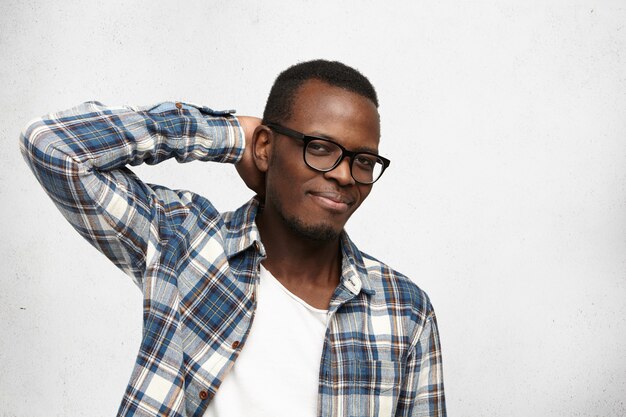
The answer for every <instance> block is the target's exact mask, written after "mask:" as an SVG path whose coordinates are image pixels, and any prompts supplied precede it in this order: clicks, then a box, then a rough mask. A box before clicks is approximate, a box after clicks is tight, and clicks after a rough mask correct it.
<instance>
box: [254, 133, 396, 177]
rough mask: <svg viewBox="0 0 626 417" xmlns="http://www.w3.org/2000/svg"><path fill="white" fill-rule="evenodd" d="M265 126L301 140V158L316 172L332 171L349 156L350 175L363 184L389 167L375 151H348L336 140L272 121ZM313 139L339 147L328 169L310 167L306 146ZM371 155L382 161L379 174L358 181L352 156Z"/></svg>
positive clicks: (381, 174)
mask: <svg viewBox="0 0 626 417" xmlns="http://www.w3.org/2000/svg"><path fill="white" fill-rule="evenodd" d="M265 126H267V127H269V128H270V129H272V130H273V131H274V132H276V133H279V134H281V135H285V136H287V137H289V138H292V139H299V140H301V141H302V142H304V147H303V148H302V159H303V160H304V163H305V164H306V165H307V166H308V167H309V168H311V169H313V170H315V171H317V172H329V171H332V170H333V169H335V168H337V166H338V165H339V164H341V162H342V161H343V160H344V159H345V158H346V156H347V157H348V158H350V176H352V178H353V179H354V181H356V182H358V183H359V184H364V185H371V184H374V183H375V182H376V181H378V180H379V179H380V177H382V176H383V173H384V172H385V170H386V169H387V168H388V167H389V165H390V164H391V161H390V160H389V159H387V158H385V157H383V156H380V155H378V154H376V153H373V152H367V151H358V152H353V151H349V150H347V149H346V148H344V147H343V146H341V145H340V144H338V143H337V142H334V141H332V140H330V139H326V138H321V137H319V136H311V135H305V134H304V133H301V132H298V131H297V130H293V129H289V128H288V127H285V126H282V125H280V124H278V123H272V122H268V123H265ZM314 140H321V141H323V142H328V143H332V144H333V145H335V146H337V147H338V148H339V149H341V156H340V157H339V158H338V159H337V161H336V162H335V163H334V165H333V166H332V167H330V168H328V169H319V168H315V167H312V166H311V165H310V164H309V163H308V162H307V160H306V148H307V146H308V145H309V142H312V141H314ZM362 154H365V155H371V156H373V157H375V158H378V159H380V160H381V162H382V165H383V167H382V169H381V171H380V174H379V175H378V177H377V178H376V179H375V180H374V181H372V182H363V181H359V180H357V179H356V178H354V175H353V174H352V164H353V163H354V157H355V156H356V155H362Z"/></svg>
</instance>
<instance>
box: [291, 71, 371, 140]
mask: <svg viewBox="0 0 626 417" xmlns="http://www.w3.org/2000/svg"><path fill="white" fill-rule="evenodd" d="M288 126H289V127H290V128H292V129H295V130H299V131H301V132H303V133H305V134H309V135H316V136H324V137H327V138H330V139H333V140H335V141H337V142H339V143H341V144H342V145H343V146H345V147H346V148H348V149H370V150H377V149H378V143H379V140H380V118H379V115H378V110H377V108H376V106H375V105H374V103H373V102H372V101H371V100H369V99H368V98H366V97H363V96H361V95H359V94H356V93H353V92H351V91H348V90H345V89H343V88H340V87H335V86H331V85H329V84H327V83H325V82H322V81H319V80H309V81H306V82H305V83H303V84H302V85H301V86H300V88H298V90H297V92H296V94H295V97H294V101H293V104H292V108H291V117H290V118H289V120H288Z"/></svg>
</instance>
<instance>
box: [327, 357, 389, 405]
mask: <svg viewBox="0 0 626 417" xmlns="http://www.w3.org/2000/svg"><path fill="white" fill-rule="evenodd" d="M331 374H332V383H331V386H332V387H333V388H334V389H333V393H332V394H331V395H332V397H333V402H334V404H333V405H332V407H331V409H332V410H341V412H340V413H339V414H338V415H342V416H350V417H353V416H355V417H356V416H358V417H366V416H379V417H382V416H392V415H393V413H394V412H395V409H396V403H397V399H398V394H399V391H400V389H399V388H400V376H401V373H400V364H399V363H398V362H392V361H371V360H350V361H342V362H338V363H336V364H333V366H332V371H331Z"/></svg>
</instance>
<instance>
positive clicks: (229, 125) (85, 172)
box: [20, 102, 245, 285]
mask: <svg viewBox="0 0 626 417" xmlns="http://www.w3.org/2000/svg"><path fill="white" fill-rule="evenodd" d="M230 113H231V112H229V111H226V112H220V111H213V110H211V109H209V108H206V107H199V106H195V105H189V104H181V103H161V104H159V105H156V106H151V107H137V108H135V107H130V106H123V107H106V106H103V105H102V104H100V103H98V102H88V103H84V104H82V105H79V106H77V107H74V108H72V109H69V110H66V111H62V112H59V113H53V114H49V115H46V116H44V117H42V118H39V119H36V120H34V121H32V122H31V123H29V125H28V126H27V127H26V128H25V130H24V132H23V133H22V135H21V137H20V148H21V151H22V154H23V156H24V158H25V160H26V162H27V164H28V165H29V167H30V168H31V170H32V171H33V173H34V174H35V177H36V178H37V180H38V181H39V183H40V184H41V185H42V186H43V188H44V189H45V190H46V192H47V193H48V195H49V196H50V198H51V199H52V200H53V201H54V203H55V204H56V206H57V207H58V208H59V210H60V211H61V213H62V214H63V215H64V216H65V218H66V219H67V220H68V221H69V222H70V223H71V225H72V226H73V227H74V228H75V229H76V230H77V231H78V232H79V233H80V234H81V235H82V236H83V237H84V238H85V239H87V240H88V241H89V242H90V243H91V244H92V245H93V246H95V247H96V249H98V250H99V251H100V252H102V253H103V254H104V255H106V256H107V257H108V258H109V259H110V260H111V261H112V262H113V263H114V264H115V265H117V266H118V267H119V268H121V269H122V270H123V271H124V272H126V273H127V274H129V275H130V276H131V277H133V279H134V281H135V283H137V285H141V280H142V277H143V275H144V270H145V266H146V253H147V252H148V251H149V250H150V247H151V246H152V247H153V245H154V243H155V242H152V241H151V240H155V239H156V240H158V239H160V230H159V229H160V228H162V225H161V223H162V220H164V219H168V218H174V217H175V216H176V213H180V212H181V211H184V206H185V205H186V204H187V205H188V200H189V196H188V195H187V194H190V193H187V194H185V193H175V192H173V191H172V190H167V191H169V192H165V191H164V190H162V189H161V190H158V189H155V188H156V187H151V186H149V185H147V184H144V183H143V182H142V181H140V180H139V179H138V178H137V177H136V176H135V175H134V174H133V173H132V172H131V171H130V169H128V168H127V166H128V165H139V164H142V163H147V164H157V163H159V162H162V161H164V160H166V159H169V158H176V160H177V161H178V162H189V161H194V160H200V161H216V162H230V163H234V162H237V161H238V160H239V159H240V158H241V156H242V154H243V147H244V143H245V137H244V133H243V130H242V129H241V127H240V125H239V123H238V121H237V119H236V118H235V117H233V116H232V115H231V114H230Z"/></svg>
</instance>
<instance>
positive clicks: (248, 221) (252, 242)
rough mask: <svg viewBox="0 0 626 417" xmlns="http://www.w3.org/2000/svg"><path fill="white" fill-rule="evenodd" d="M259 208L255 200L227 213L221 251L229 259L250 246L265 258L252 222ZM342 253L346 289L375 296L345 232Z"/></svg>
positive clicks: (358, 253)
mask: <svg viewBox="0 0 626 417" xmlns="http://www.w3.org/2000/svg"><path fill="white" fill-rule="evenodd" d="M259 206H260V203H259V200H258V199H257V198H256V197H254V198H252V199H251V200H250V201H248V202H247V203H246V204H244V205H243V206H241V207H240V208H238V209H237V210H236V211H234V212H231V213H229V215H230V216H229V217H227V218H226V219H225V220H226V221H225V227H226V234H225V238H224V243H225V244H224V250H225V253H226V256H227V257H228V258H229V259H230V258H232V257H233V256H235V255H237V254H238V253H240V252H243V251H244V250H246V249H248V248H249V247H251V246H254V247H255V249H256V250H257V251H258V252H259V255H261V257H265V256H266V254H265V248H264V247H263V244H262V243H261V238H260V234H259V229H258V228H257V226H256V222H255V218H256V214H257V212H258V210H259ZM341 252H342V255H343V256H342V265H341V269H342V273H341V281H342V284H343V285H344V286H345V287H346V289H348V291H350V292H352V293H353V294H354V295H356V294H358V293H359V292H360V291H363V292H364V293H366V294H368V295H373V294H375V292H376V291H374V289H373V288H372V284H371V281H370V279H369V276H368V274H367V269H366V268H365V264H364V262H363V256H362V255H361V251H360V250H359V249H358V248H357V247H356V245H355V244H354V243H353V242H352V240H351V239H350V237H349V236H348V234H347V233H346V231H345V230H344V231H343V232H342V233H341Z"/></svg>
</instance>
